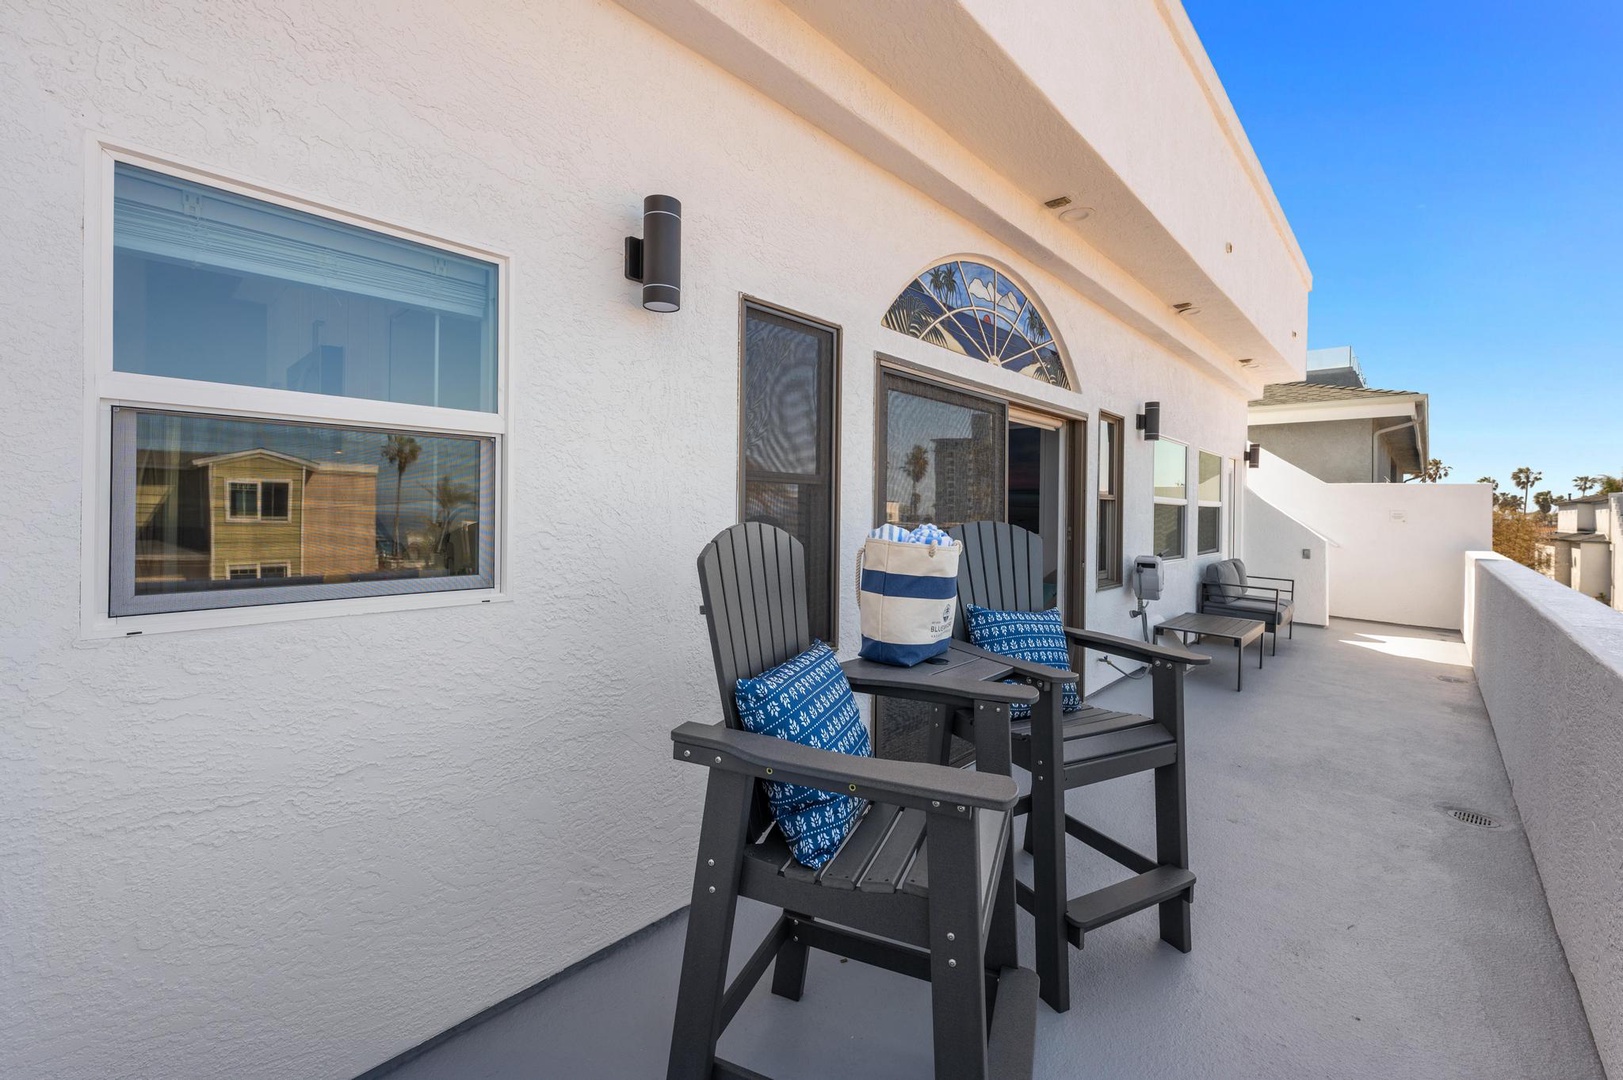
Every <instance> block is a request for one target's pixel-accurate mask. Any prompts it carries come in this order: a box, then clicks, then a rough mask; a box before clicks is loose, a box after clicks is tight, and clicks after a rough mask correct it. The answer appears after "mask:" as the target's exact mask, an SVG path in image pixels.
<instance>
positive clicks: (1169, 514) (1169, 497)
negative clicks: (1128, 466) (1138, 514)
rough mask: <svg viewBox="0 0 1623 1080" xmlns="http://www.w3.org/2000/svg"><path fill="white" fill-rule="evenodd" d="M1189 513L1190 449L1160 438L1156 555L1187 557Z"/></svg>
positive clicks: (1157, 476) (1156, 485)
mask: <svg viewBox="0 0 1623 1080" xmlns="http://www.w3.org/2000/svg"><path fill="white" fill-rule="evenodd" d="M1188 513H1189V452H1188V447H1186V446H1184V444H1183V443H1180V442H1173V441H1172V440H1171V439H1159V440H1157V441H1156V443H1155V535H1154V540H1155V554H1157V555H1159V556H1161V557H1162V558H1163V559H1181V558H1183V557H1184V533H1185V531H1186V522H1187V520H1188Z"/></svg>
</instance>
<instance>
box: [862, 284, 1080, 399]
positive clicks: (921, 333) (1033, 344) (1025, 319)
mask: <svg viewBox="0 0 1623 1080" xmlns="http://www.w3.org/2000/svg"><path fill="white" fill-rule="evenodd" d="M882 321H883V324H884V325H885V326H887V327H889V328H890V329H892V330H895V331H896V332H897V333H900V334H906V335H907V336H908V337H914V338H918V339H919V340H921V341H927V342H929V343H930V344H932V345H939V346H941V347H942V348H943V349H951V350H952V351H953V352H956V353H961V354H963V355H964V356H969V357H973V358H974V359H976V360H984V361H986V362H987V363H989V364H996V365H997V366H998V367H1001V368H1008V369H1009V370H1010V371H1018V372H1020V373H1021V374H1023V375H1029V376H1031V377H1032V378H1034V379H1040V380H1042V381H1043V382H1047V383H1052V384H1053V385H1055V386H1062V387H1065V388H1066V389H1069V388H1070V385H1071V383H1070V379H1069V378H1067V377H1066V374H1065V360H1064V357H1063V356H1062V355H1061V352H1060V343H1059V340H1058V339H1057V338H1055V336H1054V333H1053V331H1052V330H1051V329H1050V324H1049V320H1048V316H1047V314H1046V313H1045V312H1044V310H1043V308H1042V306H1041V305H1040V304H1039V303H1038V302H1037V298H1036V297H1035V296H1033V295H1032V293H1031V290H1030V289H1027V288H1026V287H1025V286H1023V285H1020V284H1018V283H1017V282H1015V281H1014V280H1013V279H1012V278H1011V277H1010V276H1009V275H1008V274H1006V273H1004V272H1003V271H1001V270H994V269H993V268H992V267H990V266H987V265H986V264H985V263H980V262H975V261H973V260H971V259H949V260H948V261H946V262H942V263H937V264H936V265H935V266H932V267H931V268H930V269H928V270H926V271H925V272H924V273H922V274H920V275H919V276H918V277H917V278H915V279H914V280H912V281H910V282H908V283H907V287H906V288H905V289H903V290H902V291H901V293H899V294H898V295H897V297H896V299H895V300H893V301H892V302H891V305H890V310H889V311H887V312H885V317H884V319H883V320H882Z"/></svg>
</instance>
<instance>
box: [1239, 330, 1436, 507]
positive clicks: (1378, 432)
mask: <svg viewBox="0 0 1623 1080" xmlns="http://www.w3.org/2000/svg"><path fill="white" fill-rule="evenodd" d="M1430 405H1431V401H1430V398H1429V397H1428V396H1427V395H1426V394H1420V393H1413V392H1411V391H1407V390H1378V389H1375V388H1373V387H1371V386H1369V385H1368V383H1367V382H1366V381H1365V378H1364V370H1363V365H1362V364H1360V363H1359V361H1358V356H1357V354H1355V353H1354V352H1353V351H1352V349H1351V348H1348V347H1345V346H1343V347H1341V348H1335V349H1314V350H1312V351H1311V352H1309V353H1308V368H1307V378H1306V379H1305V380H1303V381H1300V382H1289V383H1273V384H1270V385H1269V386H1267V387H1266V388H1264V390H1263V395H1262V397H1261V398H1259V399H1257V400H1255V401H1252V402H1251V403H1250V406H1249V414H1250V415H1249V423H1250V437H1251V441H1252V442H1254V443H1257V444H1258V445H1260V446H1261V447H1262V448H1263V449H1264V450H1267V451H1269V452H1270V453H1273V454H1277V455H1279V456H1280V457H1281V458H1283V459H1285V460H1286V461H1288V462H1290V463H1291V464H1292V465H1295V466H1296V467H1297V468H1299V469H1305V470H1306V471H1307V472H1309V473H1312V474H1313V475H1314V476H1316V477H1318V478H1319V479H1320V480H1323V481H1325V482H1326V483H1330V484H1370V483H1377V484H1378V483H1401V482H1403V480H1405V479H1406V478H1408V477H1412V476H1416V475H1418V474H1419V473H1420V472H1421V471H1422V470H1424V469H1425V467H1426V462H1427V460H1429V458H1430V455H1431V416H1430Z"/></svg>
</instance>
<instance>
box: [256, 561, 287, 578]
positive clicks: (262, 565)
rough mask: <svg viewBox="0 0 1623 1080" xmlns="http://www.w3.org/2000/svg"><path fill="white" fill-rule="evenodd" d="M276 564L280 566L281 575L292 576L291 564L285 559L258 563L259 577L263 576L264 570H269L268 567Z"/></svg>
mask: <svg viewBox="0 0 1623 1080" xmlns="http://www.w3.org/2000/svg"><path fill="white" fill-rule="evenodd" d="M276 566H280V567H281V568H282V576H283V577H292V576H293V564H292V563H290V562H287V561H285V560H280V561H277V562H262V563H260V564H259V576H260V577H261V578H263V577H264V576H265V571H266V570H269V569H270V568H272V567H276Z"/></svg>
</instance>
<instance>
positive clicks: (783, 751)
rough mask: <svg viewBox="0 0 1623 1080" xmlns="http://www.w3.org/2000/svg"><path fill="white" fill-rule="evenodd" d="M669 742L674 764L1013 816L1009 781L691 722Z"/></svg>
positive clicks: (1013, 790) (1014, 790) (920, 805)
mask: <svg viewBox="0 0 1623 1080" xmlns="http://www.w3.org/2000/svg"><path fill="white" fill-rule="evenodd" d="M671 742H672V743H673V744H674V748H673V750H672V756H673V757H674V758H676V760H678V761H690V762H693V763H695V764H698V765H704V766H707V767H709V768H712V769H726V770H729V771H731V772H739V773H744V774H746V775H748V776H754V777H758V778H760V779H762V780H768V779H770V780H776V781H778V782H780V783H785V784H800V785H803V786H805V787H811V788H816V789H818V790H819V791H837V792H840V793H841V794H849V795H856V796H859V797H861V798H864V799H869V800H872V801H874V802H881V803H889V804H891V805H894V806H909V807H915V808H917V809H919V810H928V811H933V812H937V813H939V812H942V810H943V808H944V807H950V808H952V809H954V810H956V809H957V808H959V807H966V806H974V807H979V808H981V809H985V810H1012V809H1013V808H1014V804H1015V801H1016V800H1017V799H1018V798H1019V797H1020V789H1019V788H1018V787H1017V786H1016V785H1015V782H1014V780H1013V779H1011V778H1010V777H1007V776H998V775H997V774H995V773H983V772H975V771H973V770H967V769H954V768H949V767H948V766H946V765H929V764H926V763H924V762H919V761H891V760H889V759H887V758H873V757H858V756H856V755H855V754H837V753H835V752H834V751H832V750H814V749H813V748H811V747H809V746H802V745H801V744H800V743H795V742H790V741H789V740H787V739H779V738H774V737H773V736H771V735H756V734H754V733H753V732H749V731H734V730H733V729H732V728H729V727H726V726H725V725H723V724H698V723H693V722H691V721H690V722H688V723H686V724H682V725H681V726H679V727H677V728H675V729H673V730H672V731H671Z"/></svg>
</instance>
